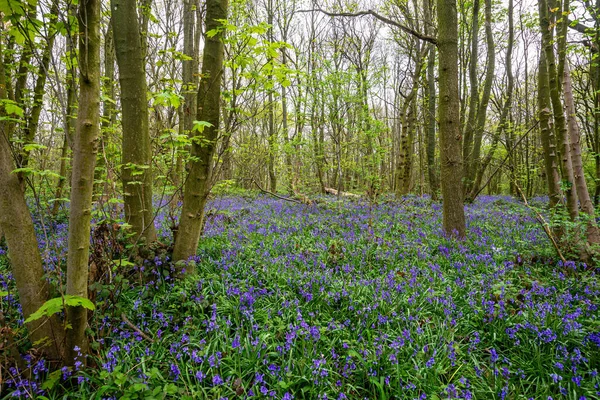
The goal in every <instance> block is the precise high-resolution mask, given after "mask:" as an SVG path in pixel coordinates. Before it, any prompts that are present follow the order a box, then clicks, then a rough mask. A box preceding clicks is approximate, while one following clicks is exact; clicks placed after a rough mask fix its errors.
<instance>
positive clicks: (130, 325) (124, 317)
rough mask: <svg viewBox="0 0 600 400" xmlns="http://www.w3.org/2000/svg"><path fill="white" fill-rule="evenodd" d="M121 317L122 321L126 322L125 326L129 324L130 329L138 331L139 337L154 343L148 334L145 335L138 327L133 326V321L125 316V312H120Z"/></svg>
mask: <svg viewBox="0 0 600 400" xmlns="http://www.w3.org/2000/svg"><path fill="white" fill-rule="evenodd" d="M121 319H122V320H123V322H125V323H126V324H127V326H129V327H130V328H131V329H133V330H134V331H136V332H137V333H139V334H140V336H141V337H143V338H144V339H146V340H147V341H149V342H150V343H154V339H152V338H151V337H150V336H148V335H146V334H145V333H144V332H143V331H142V330H141V329H140V328H138V327H137V326H135V325H134V324H133V322H131V321H130V320H129V319H127V316H125V313H121Z"/></svg>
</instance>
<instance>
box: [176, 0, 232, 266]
mask: <svg viewBox="0 0 600 400" xmlns="http://www.w3.org/2000/svg"><path fill="white" fill-rule="evenodd" d="M227 6H228V1H227V0H207V2H206V32H211V31H212V32H214V31H217V33H216V34H215V35H212V36H208V35H206V34H205V46H204V54H203V60H202V74H201V77H202V79H201V81H200V87H199V90H198V100H197V101H198V103H197V104H198V114H197V119H198V120H199V121H206V122H208V123H210V124H211V125H210V126H206V127H205V128H204V130H203V131H202V132H198V134H197V135H195V136H194V137H193V138H192V142H193V144H192V156H193V157H194V158H195V159H194V161H192V162H191V168H190V173H189V176H188V178H187V180H186V183H185V192H184V198H183V209H182V210H181V217H180V218H179V229H178V231H177V239H176V240H175V248H174V250H173V259H174V260H175V261H179V260H187V259H188V258H189V257H191V256H193V255H194V254H196V249H197V247H198V241H199V240H200V234H201V232H202V220H203V216H204V205H205V204H206V199H207V197H208V194H209V192H210V181H211V173H212V169H211V166H212V158H213V155H214V152H215V141H216V139H217V133H218V131H219V122H220V100H221V76H222V74H223V55H224V46H223V42H222V38H223V31H222V30H219V29H218V28H219V27H220V26H221V23H222V22H220V21H221V20H224V19H226V18H227ZM187 272H188V273H192V272H193V271H192V270H188V271H187Z"/></svg>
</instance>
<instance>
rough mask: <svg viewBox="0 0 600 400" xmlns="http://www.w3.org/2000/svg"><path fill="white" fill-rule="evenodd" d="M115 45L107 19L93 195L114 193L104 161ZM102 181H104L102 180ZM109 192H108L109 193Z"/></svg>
mask: <svg viewBox="0 0 600 400" xmlns="http://www.w3.org/2000/svg"><path fill="white" fill-rule="evenodd" d="M114 81H115V46H114V35H113V29H112V21H110V20H109V22H108V28H107V29H106V33H105V34H104V81H103V84H102V94H103V95H104V100H103V102H102V119H101V123H100V132H101V135H100V146H99V149H98V158H97V160H96V171H95V174H94V175H95V176H94V180H95V181H96V182H97V183H96V188H95V189H94V193H95V196H99V195H102V196H103V197H104V196H110V195H114V177H113V176H112V174H111V170H110V168H109V166H108V165H107V163H106V146H107V144H108V138H109V133H110V132H111V130H112V129H114V126H115V123H116V115H115V114H116V113H115V106H114V101H115V84H114ZM103 169H104V170H105V171H106V176H102V170H103ZM102 181H104V182H102ZM109 193H110V194H109Z"/></svg>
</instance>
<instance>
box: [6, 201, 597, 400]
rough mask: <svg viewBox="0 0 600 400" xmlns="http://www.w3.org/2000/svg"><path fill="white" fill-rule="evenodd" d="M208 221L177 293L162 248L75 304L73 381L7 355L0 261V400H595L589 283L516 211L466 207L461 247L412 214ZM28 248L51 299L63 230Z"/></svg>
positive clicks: (243, 205) (306, 213)
mask: <svg viewBox="0 0 600 400" xmlns="http://www.w3.org/2000/svg"><path fill="white" fill-rule="evenodd" d="M208 209H209V210H210V211H209V213H208V215H209V217H208V219H207V222H206V226H205V234H204V237H203V238H202V240H201V243H200V247H199V250H198V255H197V256H196V257H194V261H193V262H194V263H195V264H196V271H197V273H196V274H194V275H193V276H189V277H186V278H184V279H179V278H178V277H177V274H178V272H177V268H176V266H175V265H173V264H172V263H171V262H170V260H169V258H168V249H167V250H165V251H164V252H162V253H161V252H157V253H156V256H155V258H154V259H153V260H150V261H147V262H146V263H144V264H143V265H126V267H127V268H128V269H129V273H128V274H116V275H115V276H113V277H112V278H111V279H109V280H104V281H103V282H104V283H103V285H100V286H98V287H95V288H94V289H93V290H94V291H95V293H96V294H95V296H96V297H95V302H96V306H97V309H96V311H95V312H94V313H93V316H92V318H91V320H90V330H89V333H90V334H91V335H92V337H93V341H92V352H91V354H90V355H89V357H88V364H89V365H88V366H87V367H82V366H78V365H76V366H75V367H74V368H67V367H64V368H63V369H60V370H57V371H54V372H52V365H49V363H48V362H46V361H45V360H44V359H42V358H39V357H38V356H37V354H36V352H35V346H34V347H33V348H32V347H31V344H28V343H26V342H25V341H24V340H23V339H22V337H23V335H22V332H21V331H22V322H23V321H22V316H21V315H20V311H19V308H18V307H19V306H18V299H17V298H16V296H15V293H14V287H13V283H12V279H11V275H10V272H9V268H8V267H9V266H8V259H7V255H6V252H5V249H2V250H0V274H1V275H0V292H1V293H2V298H1V299H0V311H1V312H2V314H3V315H4V318H5V319H6V322H7V323H6V325H5V326H4V327H2V328H0V337H1V338H2V339H3V342H2V343H1V344H2V346H3V347H0V350H2V352H3V353H2V356H3V358H4V359H3V361H6V360H8V359H10V354H9V349H8V348H7V345H8V343H9V341H8V340H9V339H10V340H12V341H14V342H16V343H15V347H17V348H18V349H19V351H20V352H21V353H22V354H23V355H24V361H23V365H22V366H21V367H22V368H24V369H23V370H21V371H19V370H18V366H16V365H11V366H10V368H8V369H6V368H3V369H2V375H1V379H2V381H0V382H1V383H0V385H2V386H1V392H2V396H1V398H12V397H18V398H48V399H59V398H60V399H62V398H85V399H110V398H115V399H116V398H124V399H137V398H144V399H152V398H155V399H162V398H180V399H192V398H202V399H236V398H240V399H243V398H265V399H266V398H274V399H286V400H288V399H292V398H294V399H346V398H347V399H363V398H369V399H453V398H463V399H530V398H533V399H550V398H552V399H577V400H581V399H596V398H600V377H598V376H597V375H598V369H599V368H600V329H599V326H600V321H599V319H598V316H599V315H600V313H599V312H598V298H599V295H600V286H599V284H598V275H597V273H598V269H597V268H595V267H594V266H585V265H583V264H577V263H574V262H568V263H566V264H564V263H562V262H560V261H557V258H556V257H555V255H554V253H553V249H552V248H551V246H550V244H549V243H548V239H547V237H546V236H545V233H544V232H543V230H542V229H541V227H540V226H539V224H538V223H537V222H536V220H535V218H534V216H533V215H531V213H530V211H529V210H527V209H525V208H524V207H523V206H522V205H521V204H520V203H519V202H517V201H516V200H513V199H511V198H508V197H482V198H480V199H479V200H478V201H477V202H475V203H474V204H472V205H470V206H468V207H467V208H466V215H467V228H468V234H467V239H466V240H464V241H457V240H455V239H451V238H447V237H446V236H445V235H444V234H443V231H442V224H441V207H440V204H439V203H436V202H431V201H430V200H429V199H427V198H418V197H408V198H405V199H404V200H403V201H402V202H391V201H390V202H386V201H381V202H379V203H378V204H370V203H368V202H365V201H349V200H346V201H332V200H331V199H329V200H328V201H323V202H321V203H317V204H315V205H311V206H307V205H301V204H295V203H291V202H285V201H281V200H279V199H273V198H269V197H256V198H255V197H242V196H238V197H219V198H216V199H214V200H212V201H211V202H210V203H209V205H208ZM161 210H163V212H162V213H161V214H160V215H159V218H157V220H156V228H157V231H158V232H159V236H161V235H162V237H163V240H164V242H165V243H169V242H171V240H170V239H168V238H167V237H168V236H169V235H171V231H170V229H169V224H170V223H171V221H170V218H169V217H168V208H162V209H161ZM46 222H47V221H46ZM37 225H38V226H40V224H39V223H38V224H37ZM96 228H97V227H96ZM38 234H39V240H40V247H41V248H42V249H43V250H44V252H43V253H44V257H45V264H46V268H47V272H48V276H49V278H50V279H51V280H54V282H60V280H61V279H62V278H61V275H60V267H61V265H62V264H61V263H62V261H61V260H63V259H64V251H65V245H64V241H65V237H66V225H65V224H64V223H61V221H54V222H53V223H47V226H46V229H45V230H43V231H42V230H40V231H39V232H38ZM93 241H94V236H93V235H92V242H93ZM115 258H118V255H115ZM121 263H122V264H128V262H125V261H122V262H121ZM112 268H113V269H115V266H113V267H112ZM121 268H123V266H121ZM115 270H116V269H115ZM24 371H25V372H24Z"/></svg>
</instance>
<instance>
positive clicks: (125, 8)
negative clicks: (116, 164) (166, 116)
mask: <svg viewBox="0 0 600 400" xmlns="http://www.w3.org/2000/svg"><path fill="white" fill-rule="evenodd" d="M111 10H112V23H113V33H114V39H115V40H114V42H115V52H116V56H117V65H118V66H119V83H120V85H121V107H122V126H123V148H122V151H123V157H122V164H123V169H122V172H121V175H122V181H123V198H124V205H125V221H126V222H127V223H128V224H130V225H131V228H132V231H133V233H134V234H135V237H134V239H136V240H137V239H139V238H144V239H145V241H146V243H150V242H153V241H155V240H156V230H155V228H154V215H153V212H152V161H151V157H152V149H151V145H150V134H149V132H148V100H147V93H146V92H147V85H146V74H145V69H144V51H143V49H142V38H141V37H140V25H139V23H138V15H137V10H136V1H133V0H111Z"/></svg>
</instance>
